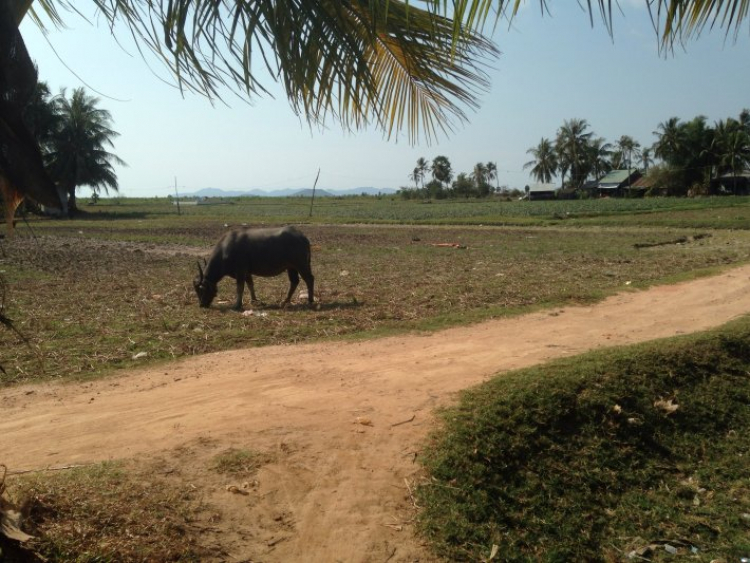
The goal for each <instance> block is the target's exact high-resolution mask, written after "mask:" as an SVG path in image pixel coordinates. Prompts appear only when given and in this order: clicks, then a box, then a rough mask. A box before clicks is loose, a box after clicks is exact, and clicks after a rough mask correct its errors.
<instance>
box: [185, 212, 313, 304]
mask: <svg viewBox="0 0 750 563" xmlns="http://www.w3.org/2000/svg"><path fill="white" fill-rule="evenodd" d="M285 270H286V272H287V273H288V274H289V293H288V294H287V296H286V300H285V301H284V304H287V303H289V301H291V299H292V294H293V293H294V290H295V289H297V285H298V284H299V278H300V276H302V279H303V280H305V284H306V285H307V299H308V302H309V303H310V304H312V302H313V291H314V279H315V278H314V277H313V274H312V270H311V269H310V241H309V240H307V237H306V236H305V235H303V234H302V233H301V232H300V231H298V230H297V229H295V228H294V227H282V228H278V229H234V230H231V231H229V232H228V233H226V234H225V235H224V236H223V237H221V240H219V242H218V243H217V244H216V246H215V247H214V250H213V252H212V253H211V257H210V258H209V260H208V262H207V263H206V269H205V271H204V270H203V269H202V268H201V265H200V264H198V276H197V277H196V278H195V280H194V282H193V285H194V286H195V291H196V293H197V294H198V300H199V302H200V306H201V307H208V306H210V305H211V301H213V299H214V297H216V286H217V284H218V283H219V281H220V280H221V279H222V278H223V277H224V276H229V277H230V278H234V279H235V280H236V281H237V302H236V303H235V304H234V307H233V309H235V310H236V311H241V310H242V293H243V291H244V288H245V283H246V282H247V287H249V288H250V297H251V298H252V300H253V301H257V299H256V297H255V288H254V287H253V276H254V275H256V276H265V277H271V276H278V275H279V274H281V273H282V272H283V271H285Z"/></svg>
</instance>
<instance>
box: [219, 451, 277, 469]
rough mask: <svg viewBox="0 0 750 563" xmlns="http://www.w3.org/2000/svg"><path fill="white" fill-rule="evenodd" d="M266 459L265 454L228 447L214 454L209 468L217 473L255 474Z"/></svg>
mask: <svg viewBox="0 0 750 563" xmlns="http://www.w3.org/2000/svg"><path fill="white" fill-rule="evenodd" d="M268 461H269V458H268V455H266V454H263V453H260V452H255V451H251V450H246V449H235V448H230V449H228V450H226V451H224V452H221V453H220V454H217V455H216V456H214V458H213V460H212V463H211V469H212V470H213V471H216V472H218V473H225V474H229V475H235V476H249V475H253V474H255V472H256V471H258V469H260V467H261V466H263V465H264V464H265V463H268Z"/></svg>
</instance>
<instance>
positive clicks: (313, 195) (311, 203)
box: [309, 168, 320, 217]
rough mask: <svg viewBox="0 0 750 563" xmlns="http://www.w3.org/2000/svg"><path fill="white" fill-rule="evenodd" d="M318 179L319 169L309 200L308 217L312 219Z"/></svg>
mask: <svg viewBox="0 0 750 563" xmlns="http://www.w3.org/2000/svg"><path fill="white" fill-rule="evenodd" d="M318 178H320V168H318V175H317V176H315V183H314V184H313V191H312V198H311V199H310V215H309V217H312V210H313V203H314V202H315V187H316V186H317V185H318Z"/></svg>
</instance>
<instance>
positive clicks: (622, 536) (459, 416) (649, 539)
mask: <svg viewBox="0 0 750 563" xmlns="http://www.w3.org/2000/svg"><path fill="white" fill-rule="evenodd" d="M442 416H443V420H444V425H443V428H442V429H441V430H440V431H439V432H437V433H436V434H435V435H434V436H433V437H432V439H431V441H430V444H429V446H428V448H427V449H426V451H425V454H424V457H423V461H424V464H425V467H426V469H427V472H428V476H429V477H428V479H426V481H425V483H424V484H423V485H422V486H420V487H419V489H418V502H419V504H420V505H421V506H422V507H423V511H422V513H421V519H420V526H421V530H422V532H423V533H424V535H425V536H426V537H427V538H428V539H429V540H430V542H432V544H433V545H434V547H435V549H436V551H437V552H439V553H440V554H441V555H443V556H446V557H448V558H450V559H451V560H466V561H478V560H480V559H482V558H486V557H488V556H489V555H490V553H491V550H492V546H493V545H496V546H498V548H499V550H498V554H497V559H498V560H500V561H529V560H533V561H620V560H624V559H626V558H627V556H628V554H629V553H631V552H632V551H634V550H637V549H640V548H647V547H648V546H649V545H652V546H653V547H652V550H653V552H652V554H651V555H650V557H651V560H654V561H667V560H670V561H671V560H674V555H670V554H669V553H668V552H667V551H666V550H665V547H664V546H665V545H666V544H669V545H671V546H672V547H673V548H675V549H677V554H678V555H679V556H680V557H684V558H687V557H688V556H689V557H691V559H690V560H691V561H705V562H709V561H711V560H714V559H718V558H723V559H724V560H726V561H735V560H738V558H739V557H740V556H747V555H748V554H749V553H750V521H749V519H750V516H748V515H750V485H748V483H750V466H748V463H747V460H748V456H750V319H742V320H740V321H737V322H734V323H732V324H730V325H727V326H726V327H723V328H722V329H720V330H716V331H712V332H709V333H705V334H701V335H697V336H690V337H682V338H676V339H670V340H664V341H658V342H653V343H649V344H646V345H639V346H633V347H626V348H618V349H611V350H607V351H605V352H599V353H590V354H586V355H583V356H580V357H576V358H570V359H565V360H560V361H556V362H553V363H550V364H547V365H544V366H541V367H538V368H533V369H526V370H523V371H517V372H513V373H509V374H504V375H501V376H498V377H496V378H494V379H493V380H491V381H490V382H488V383H486V384H484V385H481V386H479V387H477V388H475V389H473V390H470V391H468V392H466V393H465V394H464V395H463V397H462V400H461V402H460V405H459V406H457V407H456V408H452V409H449V410H446V411H445V412H444V413H443V415H442Z"/></svg>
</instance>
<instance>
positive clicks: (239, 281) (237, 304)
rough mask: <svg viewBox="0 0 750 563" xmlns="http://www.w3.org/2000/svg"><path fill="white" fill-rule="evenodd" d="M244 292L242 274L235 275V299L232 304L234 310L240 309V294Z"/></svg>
mask: <svg viewBox="0 0 750 563" xmlns="http://www.w3.org/2000/svg"><path fill="white" fill-rule="evenodd" d="M244 292H245V280H243V279H242V276H237V301H236V302H235V304H234V307H232V309H234V310H235V311H242V294H243V293H244Z"/></svg>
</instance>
